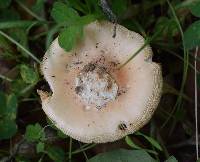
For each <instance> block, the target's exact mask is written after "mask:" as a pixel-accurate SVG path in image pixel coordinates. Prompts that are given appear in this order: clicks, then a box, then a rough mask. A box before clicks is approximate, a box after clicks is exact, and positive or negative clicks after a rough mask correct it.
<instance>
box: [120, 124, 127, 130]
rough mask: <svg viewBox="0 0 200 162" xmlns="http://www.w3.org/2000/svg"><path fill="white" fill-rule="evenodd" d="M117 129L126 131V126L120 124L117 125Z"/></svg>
mask: <svg viewBox="0 0 200 162" xmlns="http://www.w3.org/2000/svg"><path fill="white" fill-rule="evenodd" d="M118 129H119V130H122V131H124V130H126V129H127V126H126V124H125V123H121V124H119V125H118Z"/></svg>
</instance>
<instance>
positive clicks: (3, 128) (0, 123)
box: [0, 120, 17, 140]
mask: <svg viewBox="0 0 200 162" xmlns="http://www.w3.org/2000/svg"><path fill="white" fill-rule="evenodd" d="M0 132H1V133H0V140H1V139H9V138H11V137H12V136H13V135H15V133H16V132H17V125H16V123H15V121H14V120H0Z"/></svg>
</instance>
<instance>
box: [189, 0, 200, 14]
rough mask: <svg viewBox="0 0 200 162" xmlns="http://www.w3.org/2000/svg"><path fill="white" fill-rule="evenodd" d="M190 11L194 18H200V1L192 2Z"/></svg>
mask: <svg viewBox="0 0 200 162" xmlns="http://www.w3.org/2000/svg"><path fill="white" fill-rule="evenodd" d="M189 9H190V11H191V13H192V14H193V15H194V16H196V17H200V1H194V2H192V4H191V5H190V6H189Z"/></svg>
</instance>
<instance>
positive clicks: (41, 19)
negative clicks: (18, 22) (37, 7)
mask: <svg viewBox="0 0 200 162" xmlns="http://www.w3.org/2000/svg"><path fill="white" fill-rule="evenodd" d="M15 1H16V2H17V3H18V5H19V6H20V7H21V8H23V9H24V10H25V11H26V12H27V13H29V14H30V15H31V16H33V17H34V18H36V19H37V20H39V21H44V19H43V18H41V17H39V16H38V15H36V14H35V13H34V12H33V11H31V10H30V9H29V8H28V7H27V6H26V5H24V4H23V3H22V2H20V1H19V0H15Z"/></svg>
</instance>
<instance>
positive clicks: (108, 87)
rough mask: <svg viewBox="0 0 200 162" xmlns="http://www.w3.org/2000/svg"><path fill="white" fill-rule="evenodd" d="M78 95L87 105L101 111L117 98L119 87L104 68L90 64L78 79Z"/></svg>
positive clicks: (76, 89)
mask: <svg viewBox="0 0 200 162" xmlns="http://www.w3.org/2000/svg"><path fill="white" fill-rule="evenodd" d="M75 84H76V88H75V91H76V93H77V94H78V95H79V96H80V98H81V99H82V100H83V101H84V102H85V103H86V104H87V105H95V106H96V108H98V109H100V108H101V107H103V106H105V105H106V103H108V102H109V101H112V100H115V98H116V97H117V92H118V86H117V84H116V82H115V80H114V79H113V78H112V77H111V75H110V74H108V73H107V72H106V70H105V69H104V68H103V67H99V66H97V65H96V64H92V63H89V64H87V65H85V66H84V67H83V69H82V70H81V72H80V73H79V74H78V75H77V77H76V83H75Z"/></svg>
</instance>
